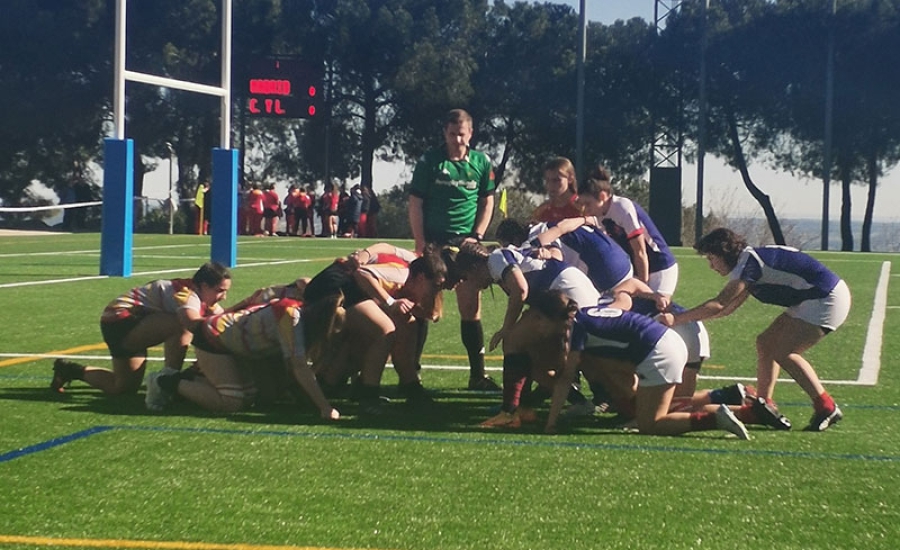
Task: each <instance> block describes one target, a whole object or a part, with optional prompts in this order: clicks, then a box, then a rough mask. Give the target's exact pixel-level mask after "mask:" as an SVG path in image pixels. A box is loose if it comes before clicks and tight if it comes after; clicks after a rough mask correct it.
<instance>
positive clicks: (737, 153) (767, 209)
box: [725, 109, 785, 245]
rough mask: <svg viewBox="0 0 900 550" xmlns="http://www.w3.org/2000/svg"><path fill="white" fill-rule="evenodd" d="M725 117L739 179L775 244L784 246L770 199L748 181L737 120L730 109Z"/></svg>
mask: <svg viewBox="0 0 900 550" xmlns="http://www.w3.org/2000/svg"><path fill="white" fill-rule="evenodd" d="M725 117H726V120H727V122H728V137H729V139H730V140H731V148H732V155H733V160H734V163H735V164H736V165H737V168H738V171H739V172H740V173H741V179H743V180H744V187H746V188H747V190H748V191H750V194H751V195H752V196H753V198H754V199H756V202H758V203H759V205H760V206H761V207H762V209H763V213H765V215H766V221H767V222H768V224H769V231H771V232H772V239H773V240H774V241H775V244H778V245H784V244H785V241H784V233H782V232H781V224H780V223H779V221H778V216H777V215H775V208H773V207H772V199H770V198H769V195H766V194H765V193H763V192H762V190H761V189H760V188H759V187H757V186H756V185H755V184H754V183H753V180H752V179H750V170H749V169H748V168H747V158H746V157H745V156H744V149H743V147H742V146H741V138H740V136H739V135H738V130H737V120H736V119H735V117H734V113H733V112H732V111H731V110H730V109H726V114H725Z"/></svg>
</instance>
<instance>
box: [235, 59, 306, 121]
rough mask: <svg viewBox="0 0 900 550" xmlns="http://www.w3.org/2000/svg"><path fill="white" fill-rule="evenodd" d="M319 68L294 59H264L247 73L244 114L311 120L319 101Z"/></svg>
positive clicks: (252, 65) (258, 61)
mask: <svg viewBox="0 0 900 550" xmlns="http://www.w3.org/2000/svg"><path fill="white" fill-rule="evenodd" d="M323 80H324V75H323V71H322V68H321V66H315V65H312V64H310V63H307V62H304V61H302V60H300V59H296V58H266V59H259V60H257V61H255V62H253V63H251V65H250V67H249V68H248V71H247V78H246V85H247V87H246V89H245V90H244V95H245V97H246V100H245V102H244V112H245V114H246V115H247V116H251V117H270V118H312V117H314V116H316V113H317V111H318V109H319V105H320V103H321V102H322V82H323Z"/></svg>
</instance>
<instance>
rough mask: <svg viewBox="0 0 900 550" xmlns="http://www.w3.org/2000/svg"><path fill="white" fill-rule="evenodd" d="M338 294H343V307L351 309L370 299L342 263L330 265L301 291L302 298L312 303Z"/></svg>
mask: <svg viewBox="0 0 900 550" xmlns="http://www.w3.org/2000/svg"><path fill="white" fill-rule="evenodd" d="M338 292H343V294H344V307H353V306H355V305H356V304H358V303H360V302H363V301H365V300H368V299H370V297H369V296H368V295H367V294H366V293H365V291H363V290H362V288H360V286H359V285H358V284H357V283H356V281H355V280H354V278H353V272H352V271H350V270H349V269H348V268H347V267H346V266H345V265H344V264H343V263H342V262H334V263H332V264H331V265H330V266H328V267H326V268H325V269H323V270H322V271H320V272H319V273H318V274H317V275H316V276H315V277H313V278H312V279H311V280H310V281H309V283H308V284H307V285H306V289H304V291H303V298H304V300H305V301H307V302H314V301H316V300H319V299H322V298H324V297H326V296H330V295H334V294H337V293H338Z"/></svg>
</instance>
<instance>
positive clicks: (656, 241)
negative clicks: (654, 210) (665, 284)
mask: <svg viewBox="0 0 900 550" xmlns="http://www.w3.org/2000/svg"><path fill="white" fill-rule="evenodd" d="M609 200H610V206H609V210H608V211H607V212H606V214H605V215H604V216H603V218H602V219H601V220H600V222H601V223H602V224H603V227H604V228H605V229H606V232H607V233H608V234H609V236H610V237H612V238H613V239H614V240H615V241H616V242H617V243H619V246H621V247H622V249H623V250H625V252H626V253H628V255H629V256H631V254H632V253H633V252H632V250H631V245H630V244H629V243H628V241H629V239H631V238H633V237H636V236H638V235H640V234H641V233H643V234H644V242H645V243H646V248H647V260H648V262H649V267H650V273H654V272H657V271H662V270H663V269H666V268H668V267H671V266H673V265H675V256H673V255H672V252H671V251H670V250H669V245H667V244H666V241H665V239H663V237H662V233H660V232H659V229H657V228H656V224H654V223H653V220H651V219H650V216H649V215H648V214H647V212H645V211H644V209H643V208H641V205H639V204H638V203H636V202H634V201H632V200H631V199H626V198H625V197H618V196H612V197H611V198H610V199H609Z"/></svg>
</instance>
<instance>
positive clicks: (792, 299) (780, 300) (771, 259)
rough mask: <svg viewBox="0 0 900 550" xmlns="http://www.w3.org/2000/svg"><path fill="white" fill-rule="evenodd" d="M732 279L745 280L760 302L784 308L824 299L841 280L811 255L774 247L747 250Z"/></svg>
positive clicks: (739, 258)
mask: <svg viewBox="0 0 900 550" xmlns="http://www.w3.org/2000/svg"><path fill="white" fill-rule="evenodd" d="M728 277H729V279H730V280H735V279H740V280H741V281H744V282H745V283H746V284H747V286H748V289H749V291H750V294H751V295H753V297H754V298H756V299H757V300H759V301H760V302H763V303H764V304H774V305H779V306H784V307H791V306H795V305H797V304H799V303H801V302H804V301H806V300H817V299H820V298H824V297H826V296H828V293H829V292H831V291H832V290H833V289H834V287H835V286H836V285H837V284H838V282H840V280H841V278H840V277H838V276H837V275H836V274H835V273H834V272H832V271H831V270H830V269H828V268H827V267H825V266H824V265H822V263H821V262H819V261H818V260H816V259H815V258H813V257H812V256H810V255H809V254H805V253H803V252H800V251H799V250H797V249H796V248H791V247H787V246H774V245H773V246H761V247H757V248H754V247H752V246H748V247H747V248H745V249H744V250H743V252H741V255H740V256H739V257H738V261H737V265H735V267H734V269H733V270H732V271H731V273H730V274H729V275H728Z"/></svg>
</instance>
